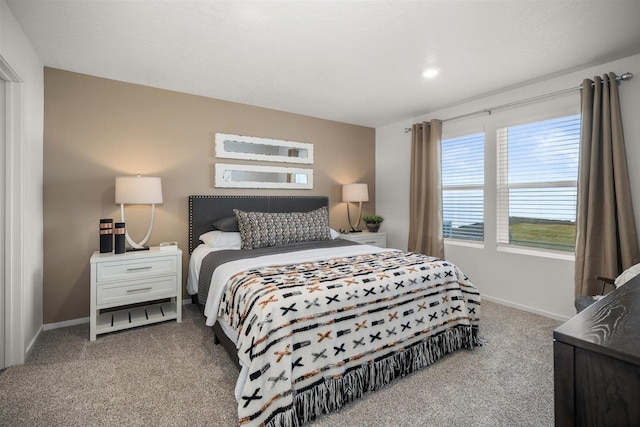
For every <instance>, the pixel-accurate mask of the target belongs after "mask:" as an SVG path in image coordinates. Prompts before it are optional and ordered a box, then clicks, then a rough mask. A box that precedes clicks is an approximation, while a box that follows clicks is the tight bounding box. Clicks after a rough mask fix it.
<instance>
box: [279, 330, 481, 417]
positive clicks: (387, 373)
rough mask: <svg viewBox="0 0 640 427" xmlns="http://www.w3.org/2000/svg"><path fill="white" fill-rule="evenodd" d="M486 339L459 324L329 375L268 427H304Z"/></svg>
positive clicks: (296, 399) (297, 396)
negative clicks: (381, 356)
mask: <svg viewBox="0 0 640 427" xmlns="http://www.w3.org/2000/svg"><path fill="white" fill-rule="evenodd" d="M483 342H484V340H483V339H482V338H480V337H478V328H477V326H458V327H456V328H453V329H450V330H447V331H445V332H443V333H441V334H439V335H437V336H435V337H432V338H429V339H427V340H425V341H422V342H419V343H417V344H415V345H413V346H411V347H409V348H407V349H405V350H403V351H401V352H398V353H395V354H391V355H389V356H388V357H385V358H384V359H381V360H377V361H372V362H369V363H365V364H363V365H362V366H360V367H358V368H356V369H353V370H351V371H349V372H347V373H346V374H345V375H343V376H342V377H340V378H325V380H324V382H323V383H321V384H318V385H316V386H315V387H313V388H311V389H309V390H305V391H303V392H300V393H297V394H295V396H294V403H293V406H292V407H291V408H290V409H289V410H287V411H283V412H280V413H278V414H277V415H275V416H274V417H273V418H272V419H271V420H270V421H269V423H268V424H267V427H300V426H301V425H302V424H304V423H306V422H307V421H311V420H313V419H314V418H316V417H317V416H318V415H320V414H322V413H328V412H332V411H336V410H338V409H340V408H342V407H343V406H344V405H346V404H347V403H349V402H351V401H353V400H355V399H358V398H360V397H362V396H363V395H364V394H365V393H366V392H368V391H374V390H379V389H381V388H382V387H384V386H385V385H387V384H389V383H390V382H391V381H393V380H394V379H395V378H401V377H404V376H406V375H407V374H410V373H411V372H414V371H417V370H418V369H422V368H424V367H426V366H429V365H431V364H433V363H434V362H435V361H437V360H438V359H440V358H441V357H443V356H445V355H447V354H449V353H452V352H454V351H456V350H458V349H461V348H468V349H473V348H474V347H476V346H481V345H482V344H483Z"/></svg>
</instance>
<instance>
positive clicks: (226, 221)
mask: <svg viewBox="0 0 640 427" xmlns="http://www.w3.org/2000/svg"><path fill="white" fill-rule="evenodd" d="M213 228H215V229H216V230H220V231H231V232H234V231H240V229H239V228H238V218H236V217H235V216H227V217H225V218H220V219H217V220H215V221H214V222H213Z"/></svg>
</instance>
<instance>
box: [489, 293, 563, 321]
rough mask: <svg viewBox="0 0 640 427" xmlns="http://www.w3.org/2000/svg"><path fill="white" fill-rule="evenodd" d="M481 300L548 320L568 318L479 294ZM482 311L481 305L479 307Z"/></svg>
mask: <svg viewBox="0 0 640 427" xmlns="http://www.w3.org/2000/svg"><path fill="white" fill-rule="evenodd" d="M480 297H481V299H482V300H486V301H491V302H495V303H496V304H500V305H506V306H507V307H512V308H517V309H518V310H522V311H528V312H529V313H533V314H539V315H540V316H544V317H548V318H550V319H555V320H560V321H561V322H566V321H567V320H569V319H570V317H567V316H563V315H561V314H556V313H550V312H548V311H544V310H538V309H537V308H533V307H529V306H527V305H522V304H517V303H515V302H511V301H507V300H504V299H502V298H496V297H492V296H490V295H485V294H480ZM480 307H481V310H482V305H481V306H480Z"/></svg>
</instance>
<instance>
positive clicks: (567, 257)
mask: <svg viewBox="0 0 640 427" xmlns="http://www.w3.org/2000/svg"><path fill="white" fill-rule="evenodd" d="M496 250H497V251H498V252H509V253H512V254H520V255H529V256H538V257H543V258H553V259H561V260H564V261H575V260H576V256H575V254H574V253H573V252H561V251H554V250H551V249H543V248H539V249H535V248H526V247H524V246H512V245H504V244H498V246H497V248H496Z"/></svg>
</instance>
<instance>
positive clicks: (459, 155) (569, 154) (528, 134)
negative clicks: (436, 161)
mask: <svg viewBox="0 0 640 427" xmlns="http://www.w3.org/2000/svg"><path fill="white" fill-rule="evenodd" d="M579 138H580V115H573V116H568V117H561V118H556V119H552V120H545V121H540V122H535V123H530V124H524V125H519V126H512V127H509V128H508V158H507V159H506V160H507V162H508V168H507V171H508V183H509V184H510V185H516V186H518V185H522V184H526V185H527V187H531V186H533V187H534V188H512V189H510V190H509V216H511V217H513V216H517V217H528V218H537V219H548V220H568V221H575V205H576V199H577V193H576V187H575V186H566V187H558V186H545V184H548V183H555V182H559V181H569V182H571V181H573V182H575V181H576V180H577V176H578V156H579V152H578V147H579ZM483 154H484V138H483V135H482V134H481V133H480V134H474V135H466V136H463V137H459V138H451V139H446V140H444V141H443V144H442V172H443V175H442V185H443V187H444V189H445V190H444V191H443V204H444V221H445V222H447V221H450V224H451V226H453V227H460V226H462V225H469V224H474V223H482V222H483V206H482V204H483V197H482V194H480V193H482V191H483V190H480V189H478V190H473V189H462V188H460V189H458V190H455V191H453V190H454V189H455V187H469V186H477V185H480V186H482V185H483V183H484V155H483ZM537 184H540V186H537ZM447 187H448V188H447ZM447 190H450V191H447ZM465 203H466V205H467V206H466V207H465V208H464V209H463V208H462V205H463V204H465ZM478 204H479V206H478ZM463 210H464V212H463Z"/></svg>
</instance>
